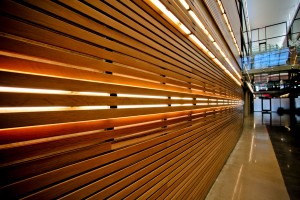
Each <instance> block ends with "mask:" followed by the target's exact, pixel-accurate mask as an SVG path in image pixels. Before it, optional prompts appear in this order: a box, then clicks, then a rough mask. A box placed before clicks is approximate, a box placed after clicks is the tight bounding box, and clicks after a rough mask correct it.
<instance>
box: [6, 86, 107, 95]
mask: <svg viewBox="0 0 300 200" xmlns="http://www.w3.org/2000/svg"><path fill="white" fill-rule="evenodd" d="M0 92H9V93H31V94H69V95H87V96H109V93H103V92H77V91H67V90H49V89H35V88H19V87H1V86H0Z"/></svg>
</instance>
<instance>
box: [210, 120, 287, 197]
mask: <svg viewBox="0 0 300 200" xmlns="http://www.w3.org/2000/svg"><path fill="white" fill-rule="evenodd" d="M261 121H262V120H258V119H257V118H255V120H254V117H253V115H252V116H249V117H247V118H245V121H244V130H243V133H242V135H241V138H240V140H239V142H238V143H237V145H236V147H235V149H234V150H233V152H232V154H231V155H230V157H229V159H228V160H227V163H226V164H225V166H224V167H223V169H222V171H221V173H220V175H219V177H218V178H217V180H216V182H215V183H214V185H213V186H212V188H211V190H210V192H209V194H208V195H207V197H206V199H207V200H218V199H220V200H221V199H222V200H223V199H243V200H244V199H249V200H250V199H256V200H257V199H272V200H274V199H280V200H284V199H289V196H288V192H287V189H286V186H285V184H284V180H283V177H282V174H281V172H280V168H279V165H278V162H277V159H276V156H275V153H274V150H273V147H272V143H271V140H270V137H269V134H268V131H267V128H266V126H265V125H262V123H261Z"/></svg>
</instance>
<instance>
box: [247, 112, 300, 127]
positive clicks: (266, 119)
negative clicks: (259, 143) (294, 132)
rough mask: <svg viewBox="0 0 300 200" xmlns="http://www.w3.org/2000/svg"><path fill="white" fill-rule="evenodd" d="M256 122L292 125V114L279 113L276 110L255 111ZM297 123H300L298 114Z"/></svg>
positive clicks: (272, 124)
mask: <svg viewBox="0 0 300 200" xmlns="http://www.w3.org/2000/svg"><path fill="white" fill-rule="evenodd" d="M253 115H254V122H255V123H256V124H260V125H262V124H264V125H271V126H287V127H289V126H290V115H288V114H284V115H279V114H278V113H276V112H254V114H253ZM296 121H297V124H300V117H299V116H296Z"/></svg>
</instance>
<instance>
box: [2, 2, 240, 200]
mask: <svg viewBox="0 0 300 200" xmlns="http://www.w3.org/2000/svg"><path fill="white" fill-rule="evenodd" d="M163 3H166V1H163ZM150 4H151V2H150V1H148V0H145V1H139V0H138V1H136V0H133V1H126V0H120V1H117V0H112V1H90V0H86V1H76V0H71V1H70V0H58V1H50V0H45V1H35V0H24V1H13V0H3V1H1V2H0V10H1V14H0V23H1V24H5V26H0V43H1V49H0V156H1V163H0V174H1V179H0V192H1V195H2V196H3V197H5V198H9V199H57V198H61V199H83V198H89V199H121V198H129V199H137V198H140V199H145V198H150V199H164V198H166V199H172V198H173V199H203V198H205V196H206V194H207V192H208V190H209V189H210V187H211V185H212V184H213V182H214V180H215V179H216V177H217V175H218V173H219V172H220V170H221V168H222V166H223V164H224V163H225V162H226V160H227V158H228V156H229V154H230V152H231V151H232V149H233V148H234V146H235V144H236V142H237V140H238V138H239V135H240V133H241V130H242V123H243V116H242V114H243V110H242V104H241V97H242V88H241V87H240V86H238V85H237V84H236V83H235V82H234V81H233V80H232V79H231V78H230V77H229V76H228V75H227V74H226V73H224V72H223V71H222V70H221V69H220V68H219V67H218V66H216V65H215V63H214V62H213V61H212V60H211V59H210V58H209V57H207V55H206V54H205V53H203V52H202V51H201V50H200V49H199V48H198V47H197V46H195V45H194V44H193V42H191V41H190V40H189V39H188V37H186V35H183V34H182V32H181V31H178V27H176V26H174V24H171V23H169V22H168V21H167V20H166V19H165V18H164V16H161V13H159V12H157V11H156V10H155V9H153V7H152V6H150ZM201 5H202V4H201ZM203 5H204V4H203ZM167 7H168V9H170V10H171V11H172V12H173V14H174V15H175V16H176V17H177V18H178V19H180V20H181V21H182V22H184V23H187V27H189V28H191V27H194V24H193V22H192V21H191V20H190V19H189V17H188V15H187V14H186V11H185V10H182V6H180V4H178V2H175V1H170V3H169V4H168V6H167ZM197 9H198V11H199V12H200V11H201V9H202V11H203V14H201V17H202V18H205V15H207V13H208V9H207V8H205V7H204V6H197ZM208 17H209V16H208ZM207 22H211V19H210V17H209V19H208V20H207ZM211 23H212V22H211ZM210 28H212V29H213V28H217V26H216V25H215V24H212V25H211V26H210ZM194 31H199V30H198V29H197V28H196V29H194ZM214 31H215V30H214ZM205 37H206V36H205V35H203V37H202V39H203V41H206V40H207V39H208V38H205ZM217 39H218V40H219V41H220V40H223V38H217ZM224 42H225V41H224ZM204 43H206V42H204ZM126 106H129V107H126Z"/></svg>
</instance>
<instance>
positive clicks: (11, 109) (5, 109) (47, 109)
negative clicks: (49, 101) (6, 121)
mask: <svg viewBox="0 0 300 200" xmlns="http://www.w3.org/2000/svg"><path fill="white" fill-rule="evenodd" d="M105 109H110V107H109V106H74V107H70V106H36V107H0V113H20V112H50V111H70V110H105Z"/></svg>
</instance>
